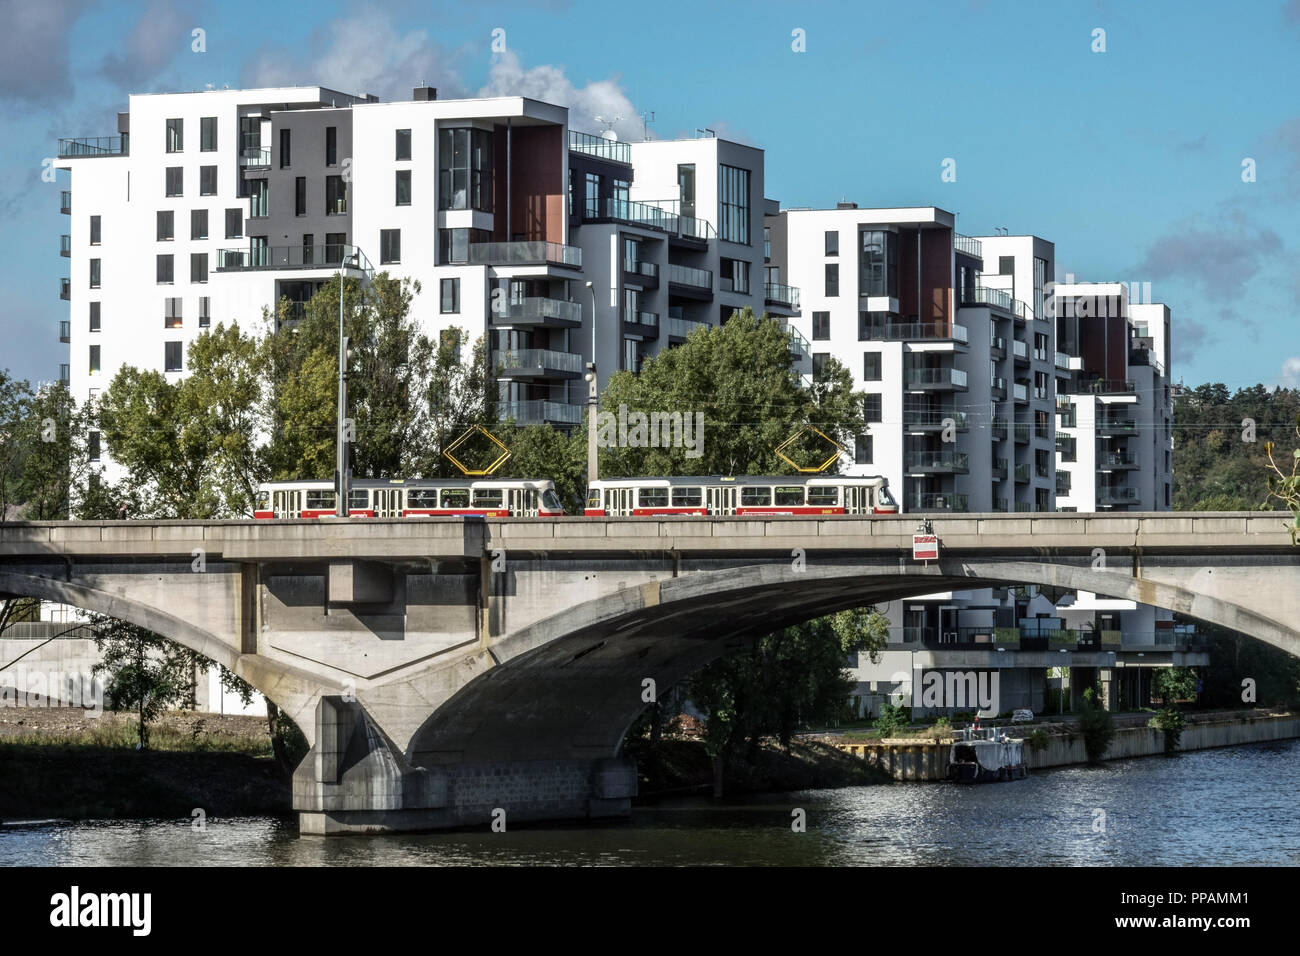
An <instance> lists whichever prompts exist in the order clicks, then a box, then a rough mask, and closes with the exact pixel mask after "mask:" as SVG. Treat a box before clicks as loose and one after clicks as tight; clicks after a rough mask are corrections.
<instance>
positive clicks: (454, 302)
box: [439, 279, 460, 315]
mask: <svg viewBox="0 0 1300 956" xmlns="http://www.w3.org/2000/svg"><path fill="white" fill-rule="evenodd" d="M441 285H442V296H441V300H440V301H441V305H440V307H439V311H441V312H442V313H443V314H444V315H446V314H449V313H455V312H459V311H460V280H459V279H443V280H442V283H441Z"/></svg>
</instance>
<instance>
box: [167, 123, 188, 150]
mask: <svg viewBox="0 0 1300 956" xmlns="http://www.w3.org/2000/svg"><path fill="white" fill-rule="evenodd" d="M184 149H185V121H184V120H180V119H169V120H168V121H167V152H169V153H179V152H181V151H182V150H184Z"/></svg>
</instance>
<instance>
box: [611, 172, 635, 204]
mask: <svg viewBox="0 0 1300 956" xmlns="http://www.w3.org/2000/svg"><path fill="white" fill-rule="evenodd" d="M631 189H632V187H631V185H630V184H629V183H628V181H627V180H626V179H616V180H614V184H613V189H612V192H613V197H614V207H615V208H616V209H627V208H628V205H627V203H628V199H629V198H630V195H631Z"/></svg>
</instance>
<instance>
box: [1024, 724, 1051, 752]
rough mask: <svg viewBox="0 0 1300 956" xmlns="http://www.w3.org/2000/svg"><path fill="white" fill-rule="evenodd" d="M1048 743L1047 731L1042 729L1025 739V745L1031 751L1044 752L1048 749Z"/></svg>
mask: <svg viewBox="0 0 1300 956" xmlns="http://www.w3.org/2000/svg"><path fill="white" fill-rule="evenodd" d="M1047 743H1048V738H1047V731H1045V730H1043V729H1042V728H1041V727H1040V728H1038V729H1037V730H1035V731H1034V732H1033V733H1032V734H1030V735H1029V736H1028V737H1026V738H1025V745H1026V746H1027V747H1029V749H1030V750H1037V751H1039V752H1041V751H1044V750H1046V749H1047Z"/></svg>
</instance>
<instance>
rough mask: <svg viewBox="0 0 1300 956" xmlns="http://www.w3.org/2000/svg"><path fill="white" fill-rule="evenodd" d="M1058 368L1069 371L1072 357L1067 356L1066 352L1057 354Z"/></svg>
mask: <svg viewBox="0 0 1300 956" xmlns="http://www.w3.org/2000/svg"><path fill="white" fill-rule="evenodd" d="M1056 367H1057V368H1063V369H1068V368H1069V367H1070V356H1068V355H1066V354H1065V353H1064V352H1057V353H1056Z"/></svg>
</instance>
